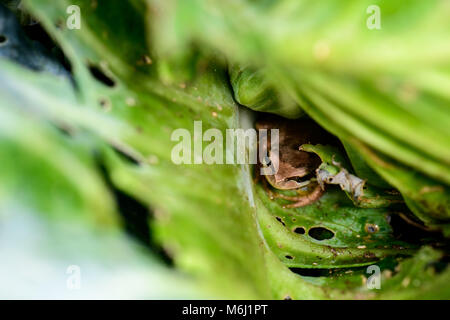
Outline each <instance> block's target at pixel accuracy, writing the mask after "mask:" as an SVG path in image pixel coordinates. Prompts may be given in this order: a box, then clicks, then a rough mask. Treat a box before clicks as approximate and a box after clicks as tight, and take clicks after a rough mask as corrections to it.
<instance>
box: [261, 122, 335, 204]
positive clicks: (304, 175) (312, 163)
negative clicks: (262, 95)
mask: <svg viewBox="0 0 450 320" xmlns="http://www.w3.org/2000/svg"><path fill="white" fill-rule="evenodd" d="M256 129H258V130H259V129H267V130H270V129H278V130H279V152H278V154H277V153H276V152H271V150H270V148H271V146H270V141H271V139H267V143H265V144H263V145H260V146H259V148H262V149H263V150H264V152H266V151H268V152H267V153H265V154H268V156H269V163H266V164H262V165H263V166H267V165H270V162H271V163H278V171H277V172H276V173H275V174H268V175H265V177H266V180H267V182H268V183H269V184H270V185H271V186H272V187H273V188H275V189H279V190H296V191H297V194H298V195H297V196H286V195H283V194H275V193H274V192H272V191H270V189H269V188H267V189H268V191H269V194H270V195H271V198H282V199H286V200H289V201H292V202H293V203H292V204H289V205H286V206H285V207H286V208H296V207H302V206H306V205H308V204H310V203H312V202H314V201H316V200H317V199H319V198H320V197H321V196H322V194H323V193H324V190H323V189H322V188H321V186H320V185H319V184H318V183H317V181H316V179H315V170H316V169H317V167H318V166H319V165H320V163H321V161H320V158H319V157H318V156H317V155H316V154H313V153H309V152H305V151H301V150H299V148H300V146H301V145H303V144H318V143H327V142H328V141H330V139H333V137H332V136H330V134H329V133H327V132H326V131H324V130H323V129H322V128H321V127H320V126H318V125H317V124H316V123H315V122H313V121H312V120H311V119H308V118H305V119H299V120H287V119H284V118H281V117H276V116H265V117H264V118H262V119H260V120H258V121H257V123H256ZM269 132H270V131H269ZM266 187H267V186H266Z"/></svg>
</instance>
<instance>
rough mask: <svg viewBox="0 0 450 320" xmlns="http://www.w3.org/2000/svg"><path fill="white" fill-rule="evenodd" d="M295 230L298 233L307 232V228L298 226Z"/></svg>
mask: <svg viewBox="0 0 450 320" xmlns="http://www.w3.org/2000/svg"><path fill="white" fill-rule="evenodd" d="M294 232H295V233H298V234H305V228H303V227H297V228H295V229H294Z"/></svg>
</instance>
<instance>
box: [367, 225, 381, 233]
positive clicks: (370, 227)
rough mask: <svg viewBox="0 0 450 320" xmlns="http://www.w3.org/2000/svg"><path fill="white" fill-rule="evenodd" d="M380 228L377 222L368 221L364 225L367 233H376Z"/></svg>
mask: <svg viewBox="0 0 450 320" xmlns="http://www.w3.org/2000/svg"><path fill="white" fill-rule="evenodd" d="M379 229H380V228H379V227H378V226H377V225H376V224H372V223H366V225H365V226H364V230H366V232H367V233H376V232H378V230H379Z"/></svg>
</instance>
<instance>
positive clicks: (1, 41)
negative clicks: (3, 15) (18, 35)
mask: <svg viewBox="0 0 450 320" xmlns="http://www.w3.org/2000/svg"><path fill="white" fill-rule="evenodd" d="M7 41H8V38H7V37H5V36H4V35H2V34H0V46H1V45H3V44H5V43H6V42H7Z"/></svg>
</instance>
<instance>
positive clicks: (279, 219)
mask: <svg viewBox="0 0 450 320" xmlns="http://www.w3.org/2000/svg"><path fill="white" fill-rule="evenodd" d="M276 219H277V220H278V222H279V223H281V224H282V225H283V226H285V227H286V224H285V223H284V221H283V219H281V218H280V217H276Z"/></svg>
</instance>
